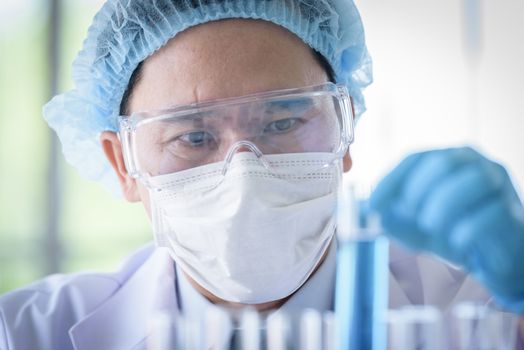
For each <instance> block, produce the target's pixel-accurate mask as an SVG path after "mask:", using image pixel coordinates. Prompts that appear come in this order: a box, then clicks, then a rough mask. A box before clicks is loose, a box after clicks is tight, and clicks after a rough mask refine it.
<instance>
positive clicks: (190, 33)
mask: <svg viewBox="0 0 524 350" xmlns="http://www.w3.org/2000/svg"><path fill="white" fill-rule="evenodd" d="M74 78H75V89H74V90H72V91H69V92H67V93H65V94H63V95H60V96H57V97H55V99H53V100H52V101H51V102H50V103H49V104H48V105H47V106H46V108H45V111H44V114H45V118H46V120H47V121H48V122H49V123H50V125H51V126H52V127H53V128H54V129H55V130H56V131H57V133H58V134H59V136H60V138H61V140H62V143H63V146H64V152H65V154H66V157H67V158H68V159H69V160H70V161H71V162H72V163H73V164H75V165H77V166H78V167H79V168H80V169H81V171H83V172H87V173H89V174H96V177H97V178H98V179H100V180H102V181H105V182H106V183H108V182H109V183H110V182H111V180H114V179H115V176H114V175H115V174H116V178H117V179H118V183H119V185H120V189H121V191H122V194H123V195H124V197H125V198H126V199H127V200H128V201H132V202H136V201H141V202H142V203H143V204H144V207H145V209H146V213H147V214H148V215H149V217H150V218H151V221H152V225H153V231H154V234H155V242H156V245H157V246H158V247H162V249H153V247H151V246H149V247H146V248H144V249H143V250H141V251H140V252H138V253H136V254H135V255H133V256H132V257H131V258H130V260H129V261H128V263H127V264H126V265H125V266H124V268H123V269H122V270H121V271H119V272H118V273H116V274H110V275H99V274H80V275H73V276H55V277H50V278H49V279H46V280H43V281H41V282H38V283H36V284H34V285H32V286H29V287H27V288H24V289H21V290H19V291H15V292H13V293H11V294H9V295H6V296H5V297H3V299H2V300H1V302H0V305H1V308H0V310H1V314H0V316H1V318H0V323H2V325H3V327H0V348H2V349H4V348H5V349H23V348H35V347H36V348H41V349H57V348H58V349H71V348H74V349H94V348H96V349H131V348H133V349H136V348H143V347H144V346H145V343H146V339H147V325H146V323H147V320H148V319H149V318H150V317H151V316H152V315H153V314H154V313H156V312H157V311H167V312H169V313H171V314H178V313H182V314H184V315H197V314H199V313H201V312H202V311H203V310H204V309H205V308H207V307H210V305H222V306H229V307H233V308H236V307H241V306H244V305H250V306H252V307H255V308H256V309H258V310H260V311H268V310H274V309H283V310H289V311H293V310H299V309H302V308H305V307H312V308H316V309H318V310H321V311H324V310H329V309H331V308H332V300H333V284H334V271H335V263H334V261H335V260H334V256H335V253H336V243H335V240H334V239H333V237H334V234H335V223H334V219H333V213H334V209H335V205H336V199H337V191H338V189H339V186H340V179H341V175H342V173H343V172H344V171H345V172H347V171H349V170H350V169H351V167H352V161H351V156H350V153H349V145H350V143H351V142H352V140H353V128H352V125H353V119H354V118H358V117H359V116H360V115H361V114H362V113H363V111H364V105H363V98H362V89H363V88H364V87H365V86H366V85H367V84H369V82H370V81H371V72H370V60H369V57H368V55H367V50H366V47H365V43H364V36H363V28H362V24H361V21H360V17H359V15H358V12H357V10H356V8H355V6H354V4H353V3H352V2H351V1H343V0H339V1H283V0H282V1H277V0H272V1H270V0H268V1H253V2H248V1H218V0H217V1H167V0H166V1H156V2H154V3H153V2H147V1H138V0H135V1H118V0H111V1H108V2H107V3H106V4H105V5H104V6H103V8H102V9H101V11H100V12H99V13H98V14H97V16H96V17H95V19H94V22H93V25H92V26H91V28H90V30H89V33H88V38H87V39H86V41H85V43H84V48H83V50H82V51H81V52H80V54H79V56H78V58H77V60H76V61H75V66H74ZM119 115H121V116H122V117H121V118H118V116H119ZM102 150H103V153H102ZM103 155H105V158H106V160H104V159H103ZM109 165H110V166H109ZM370 203H371V206H372V208H373V209H375V210H376V211H378V212H379V213H380V214H381V215H382V217H383V223H384V225H385V228H386V229H387V231H388V232H390V234H391V236H392V237H394V238H396V239H398V240H400V241H401V242H403V243H404V244H406V245H408V246H411V247H413V248H415V249H420V250H427V251H430V252H433V253H435V254H438V255H440V256H441V257H443V258H444V259H447V260H449V261H451V262H452V263H453V264H455V265H458V266H462V267H464V268H466V269H467V270H469V271H470V272H471V273H472V275H474V276H475V277H476V278H477V279H478V280H479V281H480V282H481V283H483V284H484V285H485V286H486V287H487V288H488V289H489V291H490V292H491V293H492V295H493V296H494V297H495V299H496V301H498V303H500V304H501V305H502V306H504V307H506V308H508V309H510V310H512V311H514V312H517V313H521V312H522V310H523V309H524V306H523V302H524V284H523V283H524V282H523V281H524V278H522V277H524V276H523V275H524V271H522V269H521V268H519V267H518V264H517V262H518V258H519V252H520V251H521V250H522V248H524V210H523V209H522V204H521V203H520V201H519V199H518V197H517V195H516V193H515V191H514V189H513V187H512V185H511V182H510V181H509V178H508V176H507V174H506V173H505V171H504V169H502V168H501V167H500V166H499V165H497V164H494V163H492V162H490V161H488V160H487V159H485V158H483V157H482V156H481V155H479V154H478V153H476V152H475V151H473V150H471V149H451V150H440V151H432V152H426V153H421V154H417V155H414V156H411V157H408V158H407V159H406V160H405V161H404V162H402V163H401V164H400V165H399V167H398V168H396V169H395V170H393V172H392V173H391V174H390V175H388V176H387V177H386V178H385V179H384V180H383V181H382V182H381V183H380V184H379V186H378V187H377V190H376V191H375V192H374V193H373V195H372V197H371V201H370ZM399 254H404V253H399ZM417 259H418V258H413V257H410V256H400V257H399V258H395V256H394V257H393V259H392V261H391V263H390V267H391V272H392V279H393V281H394V282H395V283H393V284H392V291H391V306H397V305H401V304H409V303H430V304H435V303H436V304H438V305H439V306H440V307H442V308H447V307H449V306H450V305H451V304H452V303H453V302H456V301H459V300H470V299H476V300H484V301H485V300H486V299H487V298H488V297H487V296H486V295H485V294H484V291H483V290H481V289H479V288H478V287H475V286H474V285H473V284H472V282H471V281H470V280H469V279H468V278H466V276H465V275H464V274H463V273H461V272H459V271H456V270H454V269H453V268H452V267H448V266H445V265H442V264H438V263H435V264H433V265H431V264H432V263H428V262H424V261H419V260H417ZM406 262H407V263H408V268H407V269H406V268H405V266H404V268H398V267H399V266H400V265H401V264H402V263H406ZM430 265H431V266H430ZM428 269H432V273H434V274H435V276H437V275H438V276H439V278H440V279H439V280H438V281H434V282H439V283H440V284H441V285H443V286H445V287H444V288H445V289H447V290H448V291H450V293H449V294H446V295H442V293H435V290H433V288H434V287H433V288H429V287H428V286H427V283H426V282H427V281H425V280H424V276H427V274H428V271H427V270H428ZM434 271H438V272H434ZM410 272H412V273H411V274H410ZM416 276H419V277H416ZM420 276H422V277H420ZM437 284H438V283H437ZM439 294H440V295H439Z"/></svg>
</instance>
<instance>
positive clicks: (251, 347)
mask: <svg viewBox="0 0 524 350" xmlns="http://www.w3.org/2000/svg"><path fill="white" fill-rule="evenodd" d="M260 326H261V322H260V317H259V315H258V312H256V311H255V310H253V309H249V308H248V309H246V310H244V311H243V312H242V315H241V317H240V347H237V349H242V350H259V349H260V348H261V336H260V333H261V330H262V328H261V327H260Z"/></svg>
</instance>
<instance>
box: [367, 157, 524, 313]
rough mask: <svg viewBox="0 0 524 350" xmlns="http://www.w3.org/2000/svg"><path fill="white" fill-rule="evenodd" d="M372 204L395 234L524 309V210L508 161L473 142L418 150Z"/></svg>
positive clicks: (374, 195) (377, 192)
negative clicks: (483, 151)
mask: <svg viewBox="0 0 524 350" xmlns="http://www.w3.org/2000/svg"><path fill="white" fill-rule="evenodd" d="M370 205H371V208H372V209H373V210H376V211H378V212H379V213H380V214H381V215H382V224H383V226H384V228H385V230H386V231H387V232H388V233H389V234H390V235H391V236H392V237H393V238H395V239H397V240H399V241H401V243H403V244H404V245H407V246H409V247H411V248H414V249H417V250H424V251H429V252H432V253H435V254H437V255H439V256H441V257H442V258H444V259H447V260H449V261H450V262H452V263H454V264H458V265H460V266H463V267H464V268H466V269H467V270H469V271H470V272H471V273H472V274H473V275H474V277H476V279H477V280H479V281H480V282H481V283H482V284H484V285H485V286H486V287H487V288H488V289H489V290H490V291H491V292H492V294H493V296H494V297H495V299H496V300H497V301H498V302H499V303H501V304H502V305H503V306H505V307H507V308H509V309H511V310H512V311H514V312H517V313H523V314H524V209H523V206H522V203H521V201H520V200H519V198H518V195H517V194H516V192H515V189H514V188H513V185H512V183H511V180H510V178H509V176H508V174H507V172H506V170H505V169H504V168H503V167H502V166H501V165H499V164H497V163H494V162H492V161H490V160H488V159H486V158H484V157H483V156H482V155H480V154H479V153H478V152H476V151H474V150H473V149H471V148H458V149H446V150H436V151H429V152H423V153H418V154H414V155H411V156H409V157H407V158H406V159H404V160H403V161H402V162H401V163H400V165H399V166H397V167H396V168H395V169H394V170H393V171H392V172H391V173H390V174H389V175H387V176H386V177H385V178H384V179H383V180H382V181H381V182H380V183H379V185H378V186H377V188H376V190H375V191H374V192H373V193H372V195H371V198H370Z"/></svg>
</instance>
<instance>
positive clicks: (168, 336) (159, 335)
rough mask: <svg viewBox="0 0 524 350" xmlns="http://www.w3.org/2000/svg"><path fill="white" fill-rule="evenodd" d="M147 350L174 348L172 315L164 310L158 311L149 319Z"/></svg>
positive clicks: (174, 338) (174, 337)
mask: <svg viewBox="0 0 524 350" xmlns="http://www.w3.org/2000/svg"><path fill="white" fill-rule="evenodd" d="M148 327H149V337H148V338H147V344H146V348H147V350H168V349H173V348H175V345H176V336H175V327H174V320H173V317H172V316H171V315H170V314H168V313H166V312H158V313H156V314H155V315H153V317H151V319H150V320H149V324H148Z"/></svg>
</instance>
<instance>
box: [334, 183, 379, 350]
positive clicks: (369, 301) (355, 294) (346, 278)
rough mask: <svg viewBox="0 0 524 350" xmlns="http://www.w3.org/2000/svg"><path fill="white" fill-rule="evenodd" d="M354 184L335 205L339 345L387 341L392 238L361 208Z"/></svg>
mask: <svg viewBox="0 0 524 350" xmlns="http://www.w3.org/2000/svg"><path fill="white" fill-rule="evenodd" d="M362 209H363V207H362V206H361V203H360V202H359V201H358V200H357V197H356V194H355V189H354V187H349V186H347V185H346V184H344V186H342V192H341V193H340V195H339V202H338V208H337V237H338V252H337V281H336V293H335V294H336V295H335V314H336V334H337V335H336V339H337V348H338V349H340V350H383V349H386V345H387V329H386V324H385V322H384V320H385V313H386V311H387V302H388V253H389V251H388V241H387V239H386V238H385V237H384V236H382V235H381V228H380V220H379V218H378V217H377V216H376V215H374V214H371V213H367V212H366V211H364V210H362Z"/></svg>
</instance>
